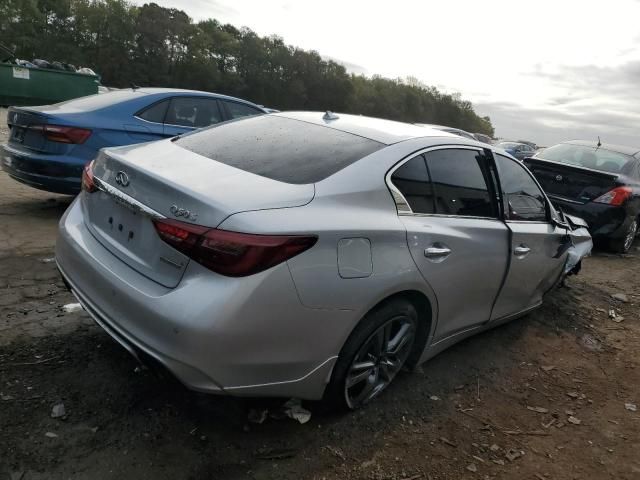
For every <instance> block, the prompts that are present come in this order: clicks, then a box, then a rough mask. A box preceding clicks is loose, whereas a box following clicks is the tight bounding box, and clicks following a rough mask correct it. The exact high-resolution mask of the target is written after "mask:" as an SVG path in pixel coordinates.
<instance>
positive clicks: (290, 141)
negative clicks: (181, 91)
mask: <svg viewBox="0 0 640 480" xmlns="http://www.w3.org/2000/svg"><path fill="white" fill-rule="evenodd" d="M175 143H176V145H179V146H180V147H182V148H185V149H187V150H190V151H192V152H195V153H198V154H200V155H203V156H205V157H208V158H210V159H212V160H215V161H217V162H221V163H225V164H227V165H230V166H232V167H235V168H239V169H241V170H245V171H247V172H251V173H255V174H256V175H261V176H263V177H267V178H270V179H272V180H277V181H280V182H286V183H294V184H304V183H315V182H319V181H321V180H324V179H325V178H327V177H328V176H330V175H333V174H334V173H336V172H337V171H339V170H341V169H343V168H345V167H346V166H348V165H351V164H352V163H354V162H356V161H358V160H360V159H361V158H363V157H366V156H367V155H369V154H370V153H373V152H375V151H377V150H380V149H381V148H383V147H385V145H384V144H382V143H379V142H376V141H374V140H371V139H368V138H364V137H360V136H358V135H353V134H351V133H347V132H343V131H340V130H337V129H333V128H328V127H324V126H322V125H315V124H312V123H308V122H301V121H299V120H293V119H290V118H285V117H280V116H278V115H256V116H253V117H248V118H245V119H243V120H239V121H233V120H232V121H229V122H225V123H221V124H219V125H215V126H213V127H211V128H207V129H205V130H202V131H199V132H196V133H192V134H189V135H185V136H184V137H181V138H179V139H178V140H176V142H175Z"/></svg>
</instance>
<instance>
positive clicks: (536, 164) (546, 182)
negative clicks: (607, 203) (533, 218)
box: [524, 158, 618, 204]
mask: <svg viewBox="0 0 640 480" xmlns="http://www.w3.org/2000/svg"><path fill="white" fill-rule="evenodd" d="M524 164H525V165H526V166H527V167H528V168H529V170H530V171H531V173H533V175H534V176H535V177H536V179H537V180H538V182H539V183H540V185H541V186H542V188H543V189H544V191H545V192H546V193H547V194H548V195H551V196H554V197H558V198H560V199H564V200H568V201H570V202H574V203H581V204H585V203H588V202H591V201H592V200H594V199H596V198H598V197H599V196H600V195H603V194H604V193H607V192H608V191H609V190H611V189H613V188H615V187H616V186H617V183H616V180H617V179H618V175H617V174H615V173H608V172H602V171H599V170H592V169H590V168H584V167H579V166H576V165H570V164H567V163H560V162H553V161H550V160H544V159H541V158H527V159H525V160H524Z"/></svg>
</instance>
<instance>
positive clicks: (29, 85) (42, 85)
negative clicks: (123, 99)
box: [0, 63, 100, 106]
mask: <svg viewBox="0 0 640 480" xmlns="http://www.w3.org/2000/svg"><path fill="white" fill-rule="evenodd" d="M98 85H100V78H99V77H98V76H96V75H86V74H82V73H75V72H65V71H63V70H52V69H45V68H26V67H20V66H17V65H13V64H10V63H0V106H3V105H4V106H12V105H16V106H19V105H47V104H50V103H57V102H62V101H64V100H70V99H72V98H77V97H84V96H86V95H93V94H95V93H98Z"/></svg>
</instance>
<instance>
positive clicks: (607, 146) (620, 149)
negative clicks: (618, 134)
mask: <svg viewBox="0 0 640 480" xmlns="http://www.w3.org/2000/svg"><path fill="white" fill-rule="evenodd" d="M562 143H565V144H569V145H581V146H584V147H593V148H597V147H598V142H593V141H589V140H570V141H568V142H562ZM599 148H601V149H603V150H609V151H611V152H616V153H622V154H624V155H629V156H633V155H635V154H636V153H640V148H637V147H628V146H626V145H614V144H612V143H601V144H600V147H599Z"/></svg>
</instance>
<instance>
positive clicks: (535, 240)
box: [491, 154, 567, 320]
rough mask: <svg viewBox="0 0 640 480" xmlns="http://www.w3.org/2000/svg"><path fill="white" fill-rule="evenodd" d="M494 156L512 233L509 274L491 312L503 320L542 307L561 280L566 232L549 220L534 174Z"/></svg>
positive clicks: (501, 157)
mask: <svg viewBox="0 0 640 480" xmlns="http://www.w3.org/2000/svg"><path fill="white" fill-rule="evenodd" d="M494 157H495V162H496V166H497V168H498V174H499V176H500V185H501V187H502V191H503V193H502V196H503V200H504V203H505V207H504V210H505V217H506V224H507V226H508V227H509V230H510V231H511V243H510V265H509V273H508V275H507V278H506V279H505V283H504V286H503V288H502V290H501V292H500V296H499V297H498V300H497V301H496V304H495V306H494V309H493V313H492V315H491V319H492V320H499V319H501V318H505V317H508V316H510V315H513V314H515V313H519V312H522V311H525V310H527V309H530V308H533V307H536V306H538V305H540V303H541V302H542V296H543V295H544V294H545V293H546V292H547V291H548V290H549V289H550V288H551V287H552V286H553V285H554V283H555V282H556V281H557V280H558V279H559V277H560V274H561V272H562V269H563V267H564V264H565V261H566V258H567V254H566V253H563V254H561V255H559V256H558V255H557V254H558V251H559V248H560V246H561V244H562V242H563V240H564V239H565V238H566V232H565V230H564V229H561V228H559V227H557V226H555V225H554V224H552V223H551V221H550V216H549V213H548V207H549V206H548V205H547V201H548V200H547V199H546V197H545V196H544V194H543V193H542V190H541V189H540V187H539V186H538V184H537V183H536V181H535V180H534V179H533V176H532V175H531V174H530V173H529V172H528V171H527V170H526V169H525V168H524V167H523V166H522V165H521V164H520V163H519V162H515V161H513V160H512V159H510V158H508V157H505V156H503V155H499V154H496V155H494ZM556 257H557V258H556Z"/></svg>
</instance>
